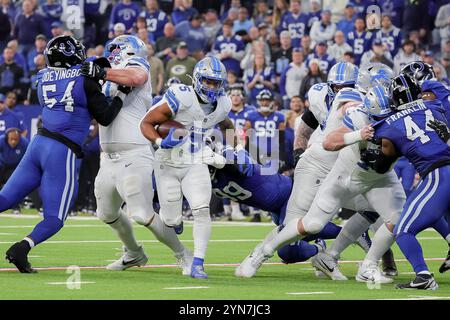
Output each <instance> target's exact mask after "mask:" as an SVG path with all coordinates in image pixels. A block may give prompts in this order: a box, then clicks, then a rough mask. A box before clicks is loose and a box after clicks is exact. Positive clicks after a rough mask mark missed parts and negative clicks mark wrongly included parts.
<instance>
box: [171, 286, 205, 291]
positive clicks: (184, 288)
mask: <svg viewBox="0 0 450 320" xmlns="http://www.w3.org/2000/svg"><path fill="white" fill-rule="evenodd" d="M163 289H165V290H191V289H209V287H200V286H199V287H170V288H163Z"/></svg>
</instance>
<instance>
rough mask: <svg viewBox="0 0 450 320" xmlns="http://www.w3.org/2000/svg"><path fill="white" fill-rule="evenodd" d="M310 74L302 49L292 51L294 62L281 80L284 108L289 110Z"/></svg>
mask: <svg viewBox="0 0 450 320" xmlns="http://www.w3.org/2000/svg"><path fill="white" fill-rule="evenodd" d="M307 74H308V68H307V67H306V66H305V63H303V53H302V50H301V49H300V48H294V50H293V51H292V62H291V63H290V64H289V65H288V67H287V68H286V70H284V72H283V74H282V75H281V79H280V93H281V96H282V98H283V108H284V109H287V108H289V104H290V100H291V99H292V97H294V96H297V95H298V93H299V92H300V86H301V84H302V80H303V78H304V77H306V75H307Z"/></svg>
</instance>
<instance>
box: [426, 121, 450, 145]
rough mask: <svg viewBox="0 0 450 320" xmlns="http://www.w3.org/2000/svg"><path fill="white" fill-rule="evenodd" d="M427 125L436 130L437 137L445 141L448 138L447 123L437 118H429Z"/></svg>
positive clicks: (449, 131) (449, 133)
mask: <svg viewBox="0 0 450 320" xmlns="http://www.w3.org/2000/svg"><path fill="white" fill-rule="evenodd" d="M428 127H430V128H431V129H433V130H434V131H436V133H437V134H438V136H439V138H441V139H442V140H443V141H444V142H445V143H447V141H448V139H450V130H449V128H448V126H447V124H446V123H445V122H443V121H439V120H430V121H429V122H428Z"/></svg>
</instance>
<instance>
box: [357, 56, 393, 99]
mask: <svg viewBox="0 0 450 320" xmlns="http://www.w3.org/2000/svg"><path fill="white" fill-rule="evenodd" d="M393 78H394V71H393V70H392V69H391V68H389V67H388V66H387V65H385V64H383V63H369V64H366V65H364V66H362V67H361V68H360V69H359V74H358V80H357V81H356V88H357V89H358V90H359V91H361V92H362V93H364V94H366V93H367V92H368V91H369V89H370V88H372V87H374V86H376V85H381V86H383V87H386V88H388V87H389V85H390V84H391V81H392V79H393Z"/></svg>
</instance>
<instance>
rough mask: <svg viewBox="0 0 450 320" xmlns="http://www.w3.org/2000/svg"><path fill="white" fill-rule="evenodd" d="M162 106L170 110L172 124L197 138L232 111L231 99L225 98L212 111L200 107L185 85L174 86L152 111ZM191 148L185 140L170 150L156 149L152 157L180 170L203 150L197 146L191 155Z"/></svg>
mask: <svg viewBox="0 0 450 320" xmlns="http://www.w3.org/2000/svg"><path fill="white" fill-rule="evenodd" d="M163 103H167V105H168V106H169V108H170V109H171V111H172V119H173V120H175V121H178V122H180V123H181V124H183V125H184V126H185V128H186V129H188V130H189V131H191V132H195V133H197V134H203V133H205V132H206V131H208V129H212V128H214V127H215V125H217V124H218V123H219V122H222V121H223V120H225V119H226V118H227V117H228V113H229V112H230V110H231V99H230V98H229V97H228V96H221V97H220V98H219V99H218V100H217V106H216V107H215V108H214V107H213V106H212V105H211V104H201V103H200V102H199V100H198V98H197V95H196V94H195V91H194V88H193V87H192V86H186V85H184V84H173V85H172V86H171V87H170V88H169V89H168V90H167V91H166V93H165V94H164V96H163V98H162V99H161V101H159V102H158V103H157V104H156V105H154V106H153V107H152V109H153V108H156V107H158V106H160V105H162V104H163ZM199 142H201V141H199ZM192 146H193V143H192V141H191V140H190V139H187V141H186V142H185V143H183V144H182V145H181V146H178V147H175V148H172V149H162V148H159V149H158V150H157V151H156V153H155V156H156V159H157V160H159V161H163V162H165V163H168V164H171V165H173V166H180V167H183V166H186V165H190V164H192V163H193V162H192V161H193V157H195V156H196V155H197V154H198V155H200V154H201V152H202V148H203V147H204V145H203V144H202V143H196V144H195V146H194V149H195V151H194V152H192ZM194 162H195V160H194Z"/></svg>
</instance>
